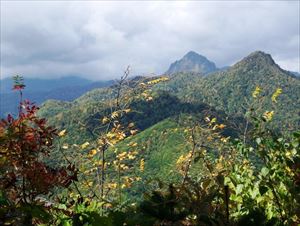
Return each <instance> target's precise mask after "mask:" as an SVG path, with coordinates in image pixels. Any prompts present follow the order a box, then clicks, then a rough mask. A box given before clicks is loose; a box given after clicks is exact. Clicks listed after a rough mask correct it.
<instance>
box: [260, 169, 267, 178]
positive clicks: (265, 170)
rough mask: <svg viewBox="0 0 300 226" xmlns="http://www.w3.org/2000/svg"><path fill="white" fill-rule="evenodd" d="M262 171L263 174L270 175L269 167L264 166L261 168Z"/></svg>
mask: <svg viewBox="0 0 300 226" xmlns="http://www.w3.org/2000/svg"><path fill="white" fill-rule="evenodd" d="M260 173H261V175H262V176H264V177H265V176H267V175H268V173H269V169H268V168H267V167H263V168H262V169H261V171H260Z"/></svg>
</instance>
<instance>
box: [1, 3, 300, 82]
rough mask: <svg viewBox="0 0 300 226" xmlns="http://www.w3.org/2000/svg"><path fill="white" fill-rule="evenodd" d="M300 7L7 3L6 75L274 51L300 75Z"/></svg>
mask: <svg viewBox="0 0 300 226" xmlns="http://www.w3.org/2000/svg"><path fill="white" fill-rule="evenodd" d="M299 8H300V3H299V1H294V2H291V1H281V2H277V1H276V2H243V1H240V2H233V1H231V2H230V1H228V2H220V1H216V2H208V1H203V2H184V1H177V2H132V1H128V2H121V1H118V2H104V1H99V2H97V1H87V2H80V1H74V2H67V1H66V2H57V1H53V2H50V1H48V2H36V1H32V2H29V1H19V2H16V1H13V2H9V1H5V2H1V77H7V76H11V75H14V74H16V73H18V74H22V75H24V76H28V77H37V76H38V77H50V76H52V77H58V76H64V75H73V74H77V75H78V74H79V75H85V76H87V77H88V78H91V79H110V78H115V77H119V76H120V74H121V73H122V71H123V70H124V68H125V67H126V65H129V64H130V65H131V67H132V70H133V71H132V74H140V73H157V74H159V73H163V72H164V71H165V70H166V69H167V68H168V66H169V64H170V63H171V62H173V61H175V60H177V59H178V58H180V57H182V56H183V55H184V54H185V53H186V52H187V51H189V50H194V51H196V52H198V53H200V54H202V55H205V56H207V57H208V58H209V59H210V60H212V61H214V62H216V64H217V65H218V66H219V67H222V66H225V65H231V64H233V63H234V62H236V61H237V60H239V59H241V58H242V57H244V56H246V55H247V54H249V53H250V52H253V51H255V50H263V51H265V52H268V53H271V54H272V56H273V57H274V59H275V61H276V62H277V63H279V65H280V66H282V67H283V68H285V69H288V70H294V71H300V65H299V61H300V59H299V52H300V47H299V45H300V43H299V42H300V41H299V39H300V36H299V35H300V32H299V27H300V24H299V21H300V19H299V18H300V15H299Z"/></svg>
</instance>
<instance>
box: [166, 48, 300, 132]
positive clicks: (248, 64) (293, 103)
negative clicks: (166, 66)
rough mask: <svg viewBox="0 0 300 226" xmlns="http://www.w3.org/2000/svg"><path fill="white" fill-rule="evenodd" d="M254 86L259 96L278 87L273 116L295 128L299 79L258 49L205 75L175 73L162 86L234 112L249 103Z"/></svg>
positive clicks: (298, 123)
mask: <svg viewBox="0 0 300 226" xmlns="http://www.w3.org/2000/svg"><path fill="white" fill-rule="evenodd" d="M161 87H162V86H161ZM256 87H260V88H261V89H262V95H263V96H266V95H270V94H271V93H273V92H274V91H275V90H276V89H278V88H281V89H282V95H281V96H280V98H279V99H280V101H279V105H278V106H277V107H278V111H277V113H276V115H275V117H276V118H278V119H279V121H281V122H282V123H283V125H285V126H289V125H293V126H292V127H294V129H296V128H297V127H298V128H299V126H300V119H299V117H300V116H299V109H300V80H299V79H298V78H296V77H295V76H294V75H292V74H291V73H289V72H287V71H285V70H283V69H281V68H280V67H279V66H278V65H277V64H276V63H275V62H274V60H273V59H272V57H271V56H270V55H269V54H266V53H263V52H261V51H256V52H253V53H251V54H250V55H249V56H247V57H245V58H244V59H242V60H241V61H239V62H237V63H236V64H234V65H233V66H232V67H230V68H228V69H227V70H225V71H218V72H215V73H211V74H209V76H206V77H205V78H201V77H199V76H197V75H193V74H189V73H178V74H177V75H175V76H174V77H173V78H172V79H171V80H170V82H169V83H168V84H167V85H165V86H164V88H165V89H169V91H170V92H171V93H174V94H176V95H177V96H178V97H179V98H180V99H182V100H186V101H189V102H204V103H209V104H210V105H212V106H214V107H216V108H217V109H222V110H224V111H225V112H226V113H227V114H234V115H236V114H239V113H240V114H243V113H244V112H245V109H247V108H248V107H249V103H250V102H251V98H252V97H251V94H252V92H253V90H254V89H255V88H256ZM271 105H272V102H271V100H270V101H269V102H268V103H267V104H266V106H264V108H265V110H266V108H268V107H269V108H270V107H271ZM281 126H282V125H281Z"/></svg>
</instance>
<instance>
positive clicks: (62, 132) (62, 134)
mask: <svg viewBox="0 0 300 226" xmlns="http://www.w3.org/2000/svg"><path fill="white" fill-rule="evenodd" d="M66 132H67V130H66V129H64V130H62V131H60V132H59V133H58V136H60V137H63V136H65V135H66Z"/></svg>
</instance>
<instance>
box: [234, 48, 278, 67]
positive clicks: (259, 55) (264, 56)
mask: <svg viewBox="0 0 300 226" xmlns="http://www.w3.org/2000/svg"><path fill="white" fill-rule="evenodd" d="M239 63H246V64H251V65H252V64H260V65H262V64H264V65H276V63H275V61H274V60H273V58H272V56H271V55H270V54H268V53H265V52H262V51H255V52H253V53H250V54H249V55H248V56H246V57H245V58H244V59H242V60H241V61H240V62H238V64H239ZM277 66H278V65H277Z"/></svg>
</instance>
